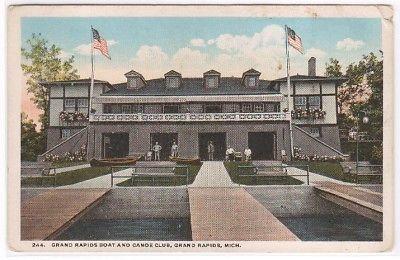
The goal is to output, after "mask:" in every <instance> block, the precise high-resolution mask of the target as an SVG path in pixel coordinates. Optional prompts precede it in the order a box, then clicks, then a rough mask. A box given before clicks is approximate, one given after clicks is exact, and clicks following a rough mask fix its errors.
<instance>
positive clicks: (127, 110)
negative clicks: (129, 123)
mask: <svg viewBox="0 0 400 260" xmlns="http://www.w3.org/2000/svg"><path fill="white" fill-rule="evenodd" d="M131 112H132V109H131V105H126V104H125V105H121V114H130V113H131Z"/></svg>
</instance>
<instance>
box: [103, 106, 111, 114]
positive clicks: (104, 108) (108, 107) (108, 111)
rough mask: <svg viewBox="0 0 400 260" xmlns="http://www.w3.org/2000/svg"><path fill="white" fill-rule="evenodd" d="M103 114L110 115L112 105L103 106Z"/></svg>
mask: <svg viewBox="0 0 400 260" xmlns="http://www.w3.org/2000/svg"><path fill="white" fill-rule="evenodd" d="M103 113H104V114H110V113H111V105H110V104H103Z"/></svg>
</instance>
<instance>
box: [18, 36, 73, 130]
mask: <svg viewBox="0 0 400 260" xmlns="http://www.w3.org/2000/svg"><path fill="white" fill-rule="evenodd" d="M26 46H27V47H26V48H22V49H21V54H22V57H23V63H22V64H21V67H22V71H23V72H24V74H25V76H27V80H26V84H27V85H28V88H27V90H28V92H29V93H31V94H33V98H32V100H33V102H34V103H35V105H36V106H37V108H39V109H40V110H42V111H43V113H42V114H41V115H40V119H39V120H40V123H41V124H42V130H44V129H47V126H48V114H49V111H48V102H49V100H48V95H49V93H48V89H47V88H44V87H43V86H42V85H40V83H41V82H46V81H56V80H72V79H78V78H79V75H78V74H77V70H76V69H74V67H73V63H74V56H71V57H69V58H68V59H66V60H62V59H61V55H62V51H61V48H59V47H57V46H56V45H54V44H52V45H50V44H49V43H48V41H47V40H45V39H44V38H43V37H42V36H41V35H40V34H33V35H32V37H31V38H30V39H28V40H27V41H26Z"/></svg>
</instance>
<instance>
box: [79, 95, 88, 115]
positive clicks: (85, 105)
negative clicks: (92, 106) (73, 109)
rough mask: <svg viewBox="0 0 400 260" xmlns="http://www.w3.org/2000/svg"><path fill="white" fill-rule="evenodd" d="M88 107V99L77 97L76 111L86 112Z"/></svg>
mask: <svg viewBox="0 0 400 260" xmlns="http://www.w3.org/2000/svg"><path fill="white" fill-rule="evenodd" d="M88 108H89V100H88V99H86V98H80V99H78V111H79V112H81V113H87V112H88Z"/></svg>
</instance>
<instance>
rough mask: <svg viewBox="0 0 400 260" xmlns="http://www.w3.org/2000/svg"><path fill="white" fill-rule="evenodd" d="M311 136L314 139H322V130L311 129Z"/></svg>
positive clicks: (317, 128)
mask: <svg viewBox="0 0 400 260" xmlns="http://www.w3.org/2000/svg"><path fill="white" fill-rule="evenodd" d="M310 135H311V136H312V137H321V129H320V128H319V127H311V128H310Z"/></svg>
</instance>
